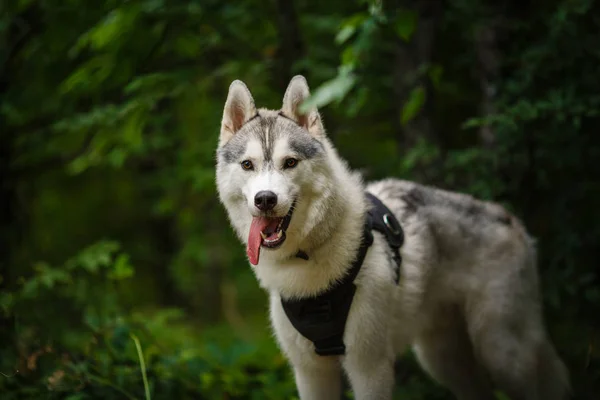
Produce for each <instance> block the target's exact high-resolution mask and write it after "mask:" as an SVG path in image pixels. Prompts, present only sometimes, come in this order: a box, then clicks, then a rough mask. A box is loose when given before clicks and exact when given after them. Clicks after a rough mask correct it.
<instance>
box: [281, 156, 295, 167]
mask: <svg viewBox="0 0 600 400" xmlns="http://www.w3.org/2000/svg"><path fill="white" fill-rule="evenodd" d="M296 165H298V160H296V159H295V158H288V159H286V160H285V162H284V163H283V168H294V167H295V166H296Z"/></svg>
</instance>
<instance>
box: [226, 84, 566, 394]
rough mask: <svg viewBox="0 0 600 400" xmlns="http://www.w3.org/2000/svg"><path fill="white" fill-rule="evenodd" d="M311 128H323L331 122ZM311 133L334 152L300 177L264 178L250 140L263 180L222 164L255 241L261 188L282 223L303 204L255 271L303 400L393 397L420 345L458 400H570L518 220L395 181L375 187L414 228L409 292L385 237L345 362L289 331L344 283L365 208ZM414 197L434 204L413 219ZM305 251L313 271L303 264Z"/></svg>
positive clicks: (406, 252)
mask: <svg viewBox="0 0 600 400" xmlns="http://www.w3.org/2000/svg"><path fill="white" fill-rule="evenodd" d="M304 84H305V81H304ZM293 85H296V86H298V85H300V86H302V81H301V80H296V81H294V80H293V81H292V83H291V84H290V88H288V91H287V92H286V98H289V99H293V100H294V104H285V102H284V106H283V107H282V109H283V110H284V112H285V111H286V110H287V112H288V113H295V112H297V111H296V106H297V104H298V102H299V100H298V98H299V97H298V96H300V97H302V96H306V95H307V93H308V89H307V88H306V89H305V88H304V87H300V88H294V87H292V86H293ZM290 91H291V92H290ZM295 91H297V92H298V93H296V92H295ZM302 98H304V97H302ZM226 112H227V110H226ZM264 112H265V113H268V112H267V111H264ZM315 112H316V111H315ZM265 115H271V114H265ZM316 115H317V117H318V113H317V114H316ZM311 125H313V124H311ZM313 126H316V127H322V125H321V122H320V119H319V121H318V123H315V124H314V125H313ZM315 129H316V128H315ZM309 132H310V131H309ZM310 133H311V134H312V135H313V136H314V137H316V138H318V139H319V141H320V142H321V143H322V144H323V147H324V150H325V156H324V157H318V158H317V159H315V160H305V161H301V162H300V163H299V165H298V166H297V167H296V168H295V169H293V170H289V171H283V170H278V169H274V170H271V171H270V172H265V171H262V170H261V162H262V159H261V157H262V154H263V151H262V148H260V142H259V141H252V140H250V141H248V144H247V151H246V154H245V155H244V156H245V157H248V158H251V159H252V160H253V162H255V165H256V170H255V171H252V172H248V171H243V170H242V169H241V168H240V166H239V165H238V164H235V163H233V164H227V163H224V162H222V161H221V160H219V162H218V163H217V186H218V190H219V195H220V198H221V201H222V202H223V204H224V205H225V207H226V209H227V211H228V214H229V218H230V221H231V223H232V225H233V227H234V228H235V230H236V232H237V234H238V236H239V237H240V239H241V240H242V241H243V242H244V243H245V241H246V239H247V237H248V230H249V226H250V222H251V219H252V216H253V215H256V210H255V209H254V207H253V203H252V199H253V195H254V194H255V193H256V192H257V191H258V190H267V189H268V190H272V191H274V192H275V193H276V194H277V195H278V196H281V202H282V203H281V206H282V210H281V211H280V212H281V213H283V214H285V213H286V212H287V209H286V208H285V207H288V208H289V205H290V204H291V201H292V200H291V199H293V198H295V197H297V198H298V204H297V208H296V210H295V212H294V215H293V217H292V221H291V224H290V226H289V229H288V231H287V240H286V241H285V242H284V244H283V246H282V247H281V248H279V249H277V250H267V249H262V251H261V256H260V262H259V264H258V265H257V266H255V267H254V272H255V273H256V276H257V278H258V281H259V283H260V285H261V286H262V287H263V288H265V289H266V290H267V291H268V292H269V296H270V317H271V321H272V326H273V330H274V332H275V336H276V338H277V342H278V343H279V346H280V348H281V349H282V351H283V352H284V353H285V355H286V357H287V358H288V359H289V360H290V362H291V364H292V366H293V368H294V373H295V379H296V384H297V387H298V391H299V394H300V397H301V398H302V399H303V400H306V399H310V400H318V399H337V398H339V396H340V391H341V372H342V370H344V371H345V372H346V374H347V375H348V377H349V379H350V382H351V385H352V389H353V391H354V394H355V398H357V399H359V400H363V399H369V400H372V399H382V400H383V399H391V397H392V390H393V385H394V369H393V365H394V360H395V359H396V357H397V355H398V354H400V353H402V352H403V351H405V350H406V349H407V347H408V346H410V345H413V346H414V348H415V351H416V354H417V356H418V358H419V360H420V361H421V365H422V366H423V367H424V368H425V369H426V370H427V371H428V372H429V373H430V374H431V375H432V376H433V377H434V378H435V379H436V380H438V381H439V382H440V383H442V384H444V385H446V386H447V387H448V388H450V389H451V390H452V391H453V392H454V393H455V394H456V396H457V397H459V398H460V399H492V398H493V397H492V394H491V390H490V389H491V387H492V383H493V385H494V386H495V387H500V388H501V389H502V390H504V391H506V392H507V393H509V394H510V395H511V396H513V399H515V400H517V399H528V400H542V399H548V400H560V399H563V398H564V396H565V393H566V391H567V387H568V378H567V373H566V370H565V368H564V365H563V364H562V362H561V361H560V359H559V358H558V357H557V356H556V353H555V351H554V349H553V347H552V345H551V344H550V342H549V341H548V340H547V338H546V334H545V331H544V328H543V323H542V317H541V311H540V308H541V306H540V300H539V293H538V286H537V285H538V282H537V272H536V269H535V268H536V267H535V250H534V248H533V247H532V244H531V243H532V242H531V240H530V238H529V237H528V236H527V234H526V232H525V230H524V228H523V227H522V226H521V224H520V222H519V221H518V220H517V219H516V218H515V217H514V216H511V215H509V214H508V213H506V211H504V210H503V209H502V208H501V207H500V206H498V205H495V204H492V203H483V202H479V201H477V200H475V199H473V198H471V197H469V196H465V195H460V194H455V193H449V192H444V191H441V190H437V189H433V188H426V187H423V186H420V185H417V184H414V183H411V182H405V181H396V180H386V181H381V182H377V183H374V184H371V185H369V186H368V187H367V188H366V189H367V190H369V191H370V192H372V193H373V194H375V195H377V196H378V197H379V198H380V199H381V200H382V201H384V202H385V203H386V205H387V206H388V207H389V208H390V209H391V210H392V211H393V212H394V214H395V215H396V216H397V218H398V220H399V221H400V222H401V225H402V227H403V230H404V233H405V243H404V245H403V247H402V249H401V255H402V260H403V262H402V270H401V280H400V284H399V285H396V284H395V282H394V279H393V273H394V272H393V271H394V265H393V262H392V261H391V258H390V255H389V249H388V245H387V242H386V241H385V239H384V238H383V237H382V236H381V235H380V234H379V233H375V241H374V243H373V245H372V247H371V248H370V250H369V251H368V253H367V256H366V258H365V260H364V263H363V266H362V269H361V271H360V274H359V275H358V277H357V279H356V281H355V284H356V286H357V291H356V295H355V297H354V300H353V303H352V306H351V310H350V314H349V317H348V320H347V323H346V330H345V335H344V343H345V345H346V355H345V356H340V357H333V356H329V357H322V356H318V355H316V354H315V352H314V346H313V344H312V343H311V342H310V341H309V340H307V339H306V338H304V337H303V336H302V335H300V334H299V333H298V332H297V331H296V330H295V328H294V327H293V326H292V325H291V323H290V322H289V320H288V318H287V316H286V315H285V313H284V312H283V309H282V306H281V302H280V299H281V297H285V298H291V297H305V296H311V295H315V294H317V293H319V292H321V291H323V290H325V289H326V288H327V287H329V286H330V285H331V284H332V283H334V282H335V281H336V280H338V279H340V278H341V277H342V276H343V275H344V274H345V272H346V271H347V269H348V268H349V266H350V265H351V263H352V260H353V259H354V257H355V255H356V252H357V249H358V246H359V243H360V237H361V232H362V225H363V221H364V215H365V212H366V207H367V205H366V202H365V198H364V192H365V186H364V185H363V183H362V181H361V179H360V177H359V176H358V175H357V174H355V173H352V172H350V170H349V169H348V167H347V165H346V163H345V162H344V161H343V160H342V159H341V158H340V157H339V156H338V154H337V152H336V151H335V149H334V148H333V146H332V145H331V143H330V142H329V140H328V139H327V138H326V137H325V133H324V131H322V129H321V130H318V131H314V132H310ZM265 134H266V133H265ZM269 134H270V135H273V134H275V132H270V133H269ZM288 138H289V136H286V135H280V137H279V139H278V140H277V141H276V142H275V148H274V152H273V154H274V157H273V158H274V159H275V160H283V159H284V158H285V157H289V156H290V155H291V153H290V148H289V146H288ZM225 143H226V141H225ZM222 145H224V143H223V142H222V143H221V146H222ZM257 145H258V148H257ZM275 165H277V161H275ZM415 191H417V192H419V193H423V194H425V195H426V196H427V199H426V200H427V201H424V202H423V204H420V205H418V206H417V207H416V209H415V205H414V204H411V203H410V201H407V198H408V197H407V196H409V195H410V194H411V193H416V192H415ZM461 207H464V208H465V209H467V208H468V207H474V208H477V210H480V212H481V218H482V220H481V221H483V222H478V221H477V220H473V221H470V220H469V218H471V217H468V214H464V213H462V211H461V210H462V208H461ZM489 221H491V222H489ZM494 221H496V222H494ZM497 221H501V222H497ZM506 221H508V222H506ZM465 230H466V231H465ZM299 249H301V250H303V251H305V252H306V253H307V254H308V255H309V260H308V261H307V260H303V259H298V258H295V257H294V254H296V252H297V251H298V250H299ZM488 376H489V377H491V379H492V381H493V382H492V381H490V380H489V379H488Z"/></svg>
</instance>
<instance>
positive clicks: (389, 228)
mask: <svg viewBox="0 0 600 400" xmlns="http://www.w3.org/2000/svg"><path fill="white" fill-rule="evenodd" d="M366 195H367V198H368V199H369V200H370V201H371V203H373V206H374V207H373V208H371V209H370V210H369V216H370V217H371V218H369V220H370V221H371V223H372V229H374V230H376V231H378V232H380V233H383V234H384V235H385V239H386V240H387V242H388V245H389V246H390V248H391V250H392V258H393V259H394V262H395V263H396V271H395V272H396V279H395V281H396V283H398V282H400V266H401V265H402V256H400V247H402V245H403V244H404V231H403V230H402V227H401V226H400V223H398V220H397V219H396V217H394V214H392V212H391V211H390V210H389V209H388V208H387V207H386V206H385V204H383V203H382V202H381V200H379V199H378V198H377V197H375V196H373V195H372V194H371V193H369V192H367V193H366Z"/></svg>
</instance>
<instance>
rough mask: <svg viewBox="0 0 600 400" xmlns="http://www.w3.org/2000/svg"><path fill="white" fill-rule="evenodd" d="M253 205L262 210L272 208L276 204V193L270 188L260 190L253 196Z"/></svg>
mask: <svg viewBox="0 0 600 400" xmlns="http://www.w3.org/2000/svg"><path fill="white" fill-rule="evenodd" d="M254 205H255V206H256V208H258V209H259V210H262V211H268V210H272V209H273V208H274V207H275V206H276V205H277V195H276V194H275V193H273V192H271V191H270V190H261V191H260V192H258V193H256V196H254Z"/></svg>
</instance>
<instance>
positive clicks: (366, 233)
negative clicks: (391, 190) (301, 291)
mask: <svg viewBox="0 0 600 400" xmlns="http://www.w3.org/2000/svg"><path fill="white" fill-rule="evenodd" d="M366 196H367V198H368V199H369V201H370V202H371V204H372V207H371V208H370V210H369V211H368V213H367V216H366V218H365V223H364V226H363V235H362V240H361V244H360V247H359V249H358V254H357V256H356V259H355V261H354V262H353V263H352V265H351V267H350V269H349V270H348V273H347V274H346V275H345V276H344V277H343V278H342V280H341V281H339V282H337V283H336V284H335V285H334V286H333V287H331V288H330V289H328V290H326V291H325V292H323V293H321V294H319V295H317V296H316V297H307V298H301V299H289V300H285V299H281V304H282V306H283V310H284V311H285V314H286V315H287V317H288V319H289V320H290V322H291V324H292V325H293V326H294V328H296V330H297V331H298V332H299V333H300V334H301V335H302V336H304V337H306V338H307V339H309V340H310V341H312V342H313V343H314V345H315V352H316V353H317V354H318V355H320V356H328V355H342V354H344V353H345V351H346V346H345V345H344V329H345V326H346V320H347V319H348V313H349V312H350V306H351V305H352V299H353V298H354V293H355V291H356V285H354V279H356V276H357V275H358V273H359V271H360V268H361V266H362V264H363V261H364V259H365V257H366V255H367V251H368V250H369V247H371V245H372V244H373V233H372V231H373V230H376V231H378V232H381V233H382V234H384V235H385V238H386V241H387V242H388V245H389V246H390V249H391V250H392V254H393V259H394V262H395V264H396V265H395V267H396V270H395V273H396V275H395V281H396V283H398V281H399V279H400V265H401V263H402V259H401V257H400V247H401V246H402V244H403V243H404V233H403V231H402V228H401V226H400V224H399V223H398V221H397V220H396V218H395V217H394V214H392V213H391V211H390V210H389V209H388V208H387V207H386V206H385V205H384V204H383V203H382V202H381V201H380V200H379V199H378V198H377V197H375V196H373V195H372V194H371V193H366ZM297 257H299V258H303V259H306V260H307V259H308V256H307V255H306V253H304V252H299V255H298V256H297Z"/></svg>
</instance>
